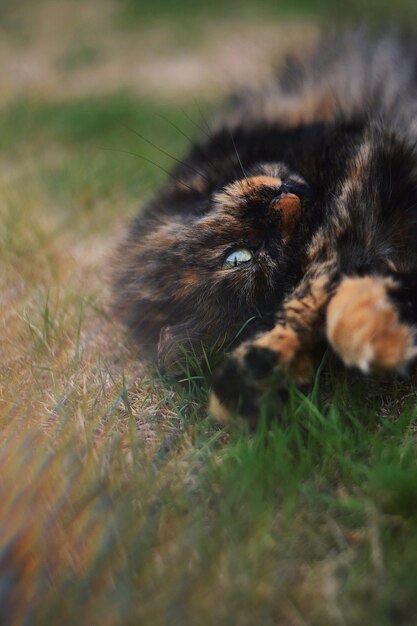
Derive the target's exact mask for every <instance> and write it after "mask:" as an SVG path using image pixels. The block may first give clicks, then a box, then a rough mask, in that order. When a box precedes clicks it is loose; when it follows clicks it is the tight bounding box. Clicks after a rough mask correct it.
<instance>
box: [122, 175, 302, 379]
mask: <svg viewBox="0 0 417 626" xmlns="http://www.w3.org/2000/svg"><path fill="white" fill-rule="evenodd" d="M197 183H198V184H197ZM308 197H309V189H308V186H307V184H306V182H305V181H304V180H303V179H302V178H301V177H300V176H298V175H296V174H294V173H292V172H290V171H289V169H288V168H287V167H285V166H284V165H283V164H280V163H277V164H268V165H262V164H261V165H257V166H255V167H252V168H251V169H249V170H248V171H245V175H244V176H242V178H240V179H235V180H232V181H229V182H228V183H226V184H224V185H216V186H215V187H211V188H209V189H207V188H206V186H205V185H204V181H201V180H200V181H198V180H197V182H196V184H195V185H193V183H192V181H191V183H188V184H187V185H184V184H183V181H174V182H173V183H172V184H171V185H170V187H169V189H168V190H165V191H164V192H163V193H162V194H161V196H160V197H159V198H158V199H157V200H156V201H155V202H154V203H152V205H150V206H149V207H148V208H147V209H146V210H145V212H144V214H143V217H141V218H139V219H138V220H137V221H136V222H135V223H134V225H133V227H132V229H131V232H130V234H129V236H128V238H127V240H126V241H125V242H124V243H123V245H122V246H121V248H120V251H119V260H118V263H117V271H116V281H115V295H116V309H117V312H118V313H119V315H120V316H121V317H122V319H123V320H124V321H125V323H127V325H128V327H129V328H130V329H131V332H132V334H133V336H134V338H135V339H136V340H137V341H138V343H139V345H140V346H141V347H142V348H143V349H145V352H147V353H149V352H150V353H151V354H152V353H154V352H155V351H156V352H157V354H158V359H159V363H160V364H161V365H163V366H165V367H166V368H168V369H173V368H172V366H173V363H175V362H178V358H179V355H180V354H181V352H182V351H183V348H184V347H185V348H186V349H191V350H192V351H193V352H194V353H196V354H197V355H200V354H201V353H202V347H203V346H204V347H205V348H206V349H210V348H213V347H218V348H221V347H222V346H223V347H227V346H228V345H230V343H231V342H232V341H233V340H234V338H235V337H236V336H237V335H238V334H239V333H240V331H241V330H242V327H244V325H245V324H247V328H250V329H251V330H253V329H254V328H259V327H262V326H263V327H265V326H266V325H268V324H270V323H271V321H272V313H273V311H274V310H275V309H276V306H277V304H279V302H280V301H281V300H282V298H283V296H284V294H285V293H287V292H288V291H289V289H290V288H291V287H292V286H294V284H295V282H296V281H297V277H298V276H299V273H300V256H301V250H300V248H301V247H302V245H303V240H304V238H303V223H304V221H303V213H304V212H305V209H306V203H307V202H308ZM248 320H251V321H249V322H248ZM240 336H241V337H243V336H244V334H243V333H242V334H241V335H240Z"/></svg>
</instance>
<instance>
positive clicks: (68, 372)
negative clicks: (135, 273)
mask: <svg viewBox="0 0 417 626" xmlns="http://www.w3.org/2000/svg"><path fill="white" fill-rule="evenodd" d="M22 4H23V5H24V8H25V11H24V12H19V10H18V8H16V6H15V4H14V3H10V5H9V8H8V9H7V5H4V7H3V8H4V10H5V13H4V16H5V17H4V19H5V22H4V24H6V25H7V28H6V29H5V30H3V31H2V35H3V37H2V38H1V40H0V47H2V55H1V56H0V64H1V63H2V62H3V66H2V68H3V76H4V82H3V83H2V84H1V85H0V142H1V152H0V267H1V270H0V303H1V307H0V322H1V329H2V332H1V334H0V342H1V349H2V359H1V362H0V406H1V420H2V428H1V439H0V442H1V443H0V446H1V448H0V459H1V472H0V498H1V500H0V501H1V524H0V623H2V624H3V623H4V624H13V625H14V624H24V625H30V626H32V625H34V626H38V625H39V626H43V625H45V624H60V625H61V624H65V625H66V624H103V625H109V626H113V625H119V624H132V625H139V624H140V625H142V624H146V625H148V624H153V625H154V624H155V625H158V624H161V625H162V624H190V625H191V624H195V625H197V624H198V625H200V624H216V625H217V624H224V625H225V626H229V625H230V624H234V625H237V626H240V625H242V626H244V625H247V626H252V625H254V624H262V625H265V626H268V625H271V626H272V625H274V626H277V625H280V626H281V625H282V626H284V625H285V626H287V625H288V626H305V625H306V624H312V625H317V626H327V625H328V626H334V625H349V626H350V625H352V626H356V625H362V624H364V623H367V624H369V625H375V626H385V625H387V626H388V625H391V624H396V625H404V626H405V625H407V626H408V625H409V626H411V625H414V624H415V615H416V614H417V600H416V598H417V595H416V591H417V561H416V558H415V556H416V554H417V534H416V531H415V528H416V521H417V501H416V498H417V496H416V494H417V469H416V467H417V465H416V444H415V419H416V396H415V392H414V388H413V385H412V383H409V384H408V385H407V384H404V383H403V384H400V383H392V384H391V385H385V384H384V385H382V384H381V385H378V384H375V383H374V382H373V383H371V382H369V381H367V382H366V384H365V385H364V384H363V383H362V384H361V383H359V382H358V381H356V380H351V379H346V380H345V381H344V380H342V381H340V379H339V380H338V382H336V381H333V380H332V379H331V380H326V381H325V384H324V388H325V389H327V391H326V393H325V394H323V393H322V394H320V393H319V380H317V386H316V388H315V389H314V390H313V391H312V393H311V395H310V396H309V397H308V398H306V397H304V396H302V395H301V394H299V393H298V392H296V391H295V390H292V392H291V397H290V401H289V403H288V406H287V407H286V409H285V411H280V412H279V415H277V421H276V423H274V424H273V426H272V428H271V429H269V430H268V429H266V428H265V427H264V426H261V427H260V428H259V430H258V432H256V433H254V434H253V433H252V434H249V433H247V432H245V431H242V430H240V429H239V428H238V426H232V427H231V428H230V429H228V430H219V429H218V428H217V427H216V426H215V425H214V424H213V423H212V422H211V421H210V420H209V419H208V418H207V416H206V412H205V404H206V399H207V394H208V388H207V384H206V383H205V382H204V381H203V380H202V379H201V378H199V377H198V376H197V377H195V376H191V375H190V376H189V377H188V379H187V376H185V380H184V382H183V383H182V385H179V386H175V387H173V386H172V385H170V384H169V381H165V380H160V379H158V378H155V377H151V375H150V373H148V372H146V371H145V370H144V369H143V367H142V366H141V364H140V361H139V360H138V359H136V358H135V355H134V354H132V353H131V352H130V349H129V348H128V347H126V345H125V342H124V337H123V333H122V331H121V329H120V328H118V326H117V325H115V324H114V322H113V321H112V318H111V315H110V314H109V310H108V308H109V307H108V302H109V296H108V293H107V287H106V284H107V283H106V281H107V275H108V270H109V263H110V257H111V252H112V249H113V247H114V245H115V243H116V242H117V241H118V240H119V237H120V234H121V232H122V229H123V226H124V224H125V223H126V222H127V220H128V219H129V218H130V217H131V216H133V215H134V214H135V213H136V212H137V210H138V208H139V205H140V203H142V202H143V201H144V200H146V198H147V197H148V196H149V194H151V193H152V190H153V189H154V188H155V186H156V185H158V183H159V182H160V181H161V180H162V179H163V177H164V176H165V172H164V171H163V170H165V169H169V168H170V167H171V165H172V163H173V160H172V159H170V157H169V156H167V153H170V154H172V155H173V156H174V157H177V156H178V155H180V154H181V152H182V151H183V150H184V149H185V148H186V145H187V142H188V139H187V136H193V135H195V134H196V133H197V132H198V127H199V126H204V125H205V124H206V117H207V116H208V115H209V112H210V110H211V109H212V108H213V107H214V106H215V104H216V102H217V101H218V100H219V99H220V94H221V93H222V90H223V88H224V86H223V84H222V83H218V82H216V80H217V78H218V74H219V70H218V65H217V63H218V58H223V56H220V57H218V56H216V54H217V52H216V50H217V49H218V48H217V47H219V49H220V50H221V55H227V56H224V60H225V63H226V62H228V63H230V65H229V71H230V75H231V76H232V77H234V78H235V79H236V80H237V82H238V83H242V82H244V81H245V80H246V79H247V80H250V78H251V77H252V78H253V76H254V75H255V74H256V65H255V66H254V68H255V69H254V70H250V67H249V65H248V59H247V58H246V57H245V55H244V54H243V52H242V51H244V50H246V49H247V46H248V45H250V44H251V42H250V35H251V33H255V39H256V40H257V41H256V47H251V48H250V50H251V54H252V53H253V54H260V56H259V57H256V58H257V63H258V62H260V60H265V59H267V58H269V57H268V55H269V54H271V55H272V52H274V53H275V51H276V48H275V47H274V46H275V45H276V42H275V35H274V33H275V30H274V29H277V32H278V33H280V37H282V39H283V41H287V40H286V39H285V31H288V32H290V33H293V32H294V33H297V32H299V33H300V34H299V35H298V38H299V40H301V39H309V38H310V36H311V28H312V29H313V31H314V24H313V25H312V24H309V25H308V26H306V24H305V15H306V14H307V15H309V16H311V6H313V5H311V6H309V5H308V4H307V3H305V2H304V3H301V2H300V3H297V4H296V5H292V4H291V7H292V11H293V13H296V12H297V11H298V13H299V15H300V16H301V15H302V16H303V19H304V21H303V22H300V23H298V22H296V23H294V22H292V21H291V20H290V17H289V14H290V13H291V11H290V10H289V9H290V3H283V4H282V5H279V6H278V5H274V6H273V4H272V2H267V1H266V0H265V2H262V3H259V5H253V4H252V5H250V4H245V5H244V6H242V7H241V13H240V14H239V20H240V21H239V28H238V31H234V30H233V29H234V27H235V26H236V14H235V13H233V11H232V10H231V7H229V8H225V7H224V5H222V6H223V8H221V7H220V5H219V4H218V3H216V2H214V3H212V4H211V6H210V7H202V5H200V4H199V3H192V4H191V3H189V2H186V1H185V0H184V1H182V2H179V3H178V4H176V5H173V4H171V3H168V2H165V1H163V0H158V1H157V2H155V3H152V12H151V11H150V9H149V7H150V6H151V5H148V4H145V3H138V2H136V3H135V2H133V0H129V1H127V0H126V2H120V3H115V2H112V1H110V0H108V1H107V0H106V2H103V3H100V4H98V3H97V2H94V1H91V0H90V1H89V2H84V3H82V2H79V1H77V0H72V1H71V0H67V1H66V2H55V3H51V2H49V3H48V2H46V1H45V2H41V1H39V3H28V2H26V3H22ZM315 6H316V5H314V7H315ZM321 7H322V12H321V14H320V15H321V16H323V15H326V14H327V13H329V12H330V13H332V12H333V11H334V7H333V8H331V7H330V4H329V3H322V4H321ZM357 7H359V5H357ZM387 7H388V3H387V4H384V3H379V4H376V3H374V4H371V5H369V6H368V7H367V8H366V11H368V12H374V13H378V14H385V15H387V11H388V12H389V10H390V9H389V8H387ZM404 7H405V9H407V6H406V4H404ZM408 8H410V7H408ZM6 9H7V10H6ZM296 9H297V11H296ZM353 9H354V10H356V9H355V7H353ZM397 10H398V9H397ZM185 11H187V13H185ZM256 12H257V18H256V20H255V19H254V18H252V17H251V16H252V15H254V13H256ZM262 12H265V16H263V13H262ZM384 12H385V13H384ZM219 14H221V15H222V16H223V17H222V20H223V21H222V22H220V21H218V22H215V23H211V22H210V20H211V19H212V18H213V16H214V18H216V17H217V15H219ZM403 15H404V16H405V15H409V16H410V18H409V19H410V21H412V16H413V12H412V10H410V12H409V13H406V12H404V13H403ZM245 16H246V17H245ZM268 16H269V18H268ZM267 18H268V19H267ZM311 19H312V18H311V17H309V20H311ZM51 20H52V23H53V24H54V26H55V34H51V33H50V24H51ZM187 20H189V22H187ZM187 23H188V24H190V23H191V24H193V32H190V33H189V34H188V35H187V32H186V31H187V29H186V28H185V26H184V25H185V24H187ZM166 24H168V26H169V28H168V31H167V30H166ZM187 28H188V27H187ZM48 29H49V30H48ZM200 29H201V30H200ZM271 29H272V32H271ZM45 33H48V35H47V36H46V35H45ZM161 33H162V34H161ZM178 33H180V35H178ZM261 34H264V37H263V39H264V41H263V43H262V45H261V43H259V42H258V39H259V38H261ZM200 35H201V36H200ZM203 35H204V36H203ZM292 36H293V35H292V34H291V37H292ZM216 38H217V39H216ZM248 38H249V39H248ZM278 39H279V38H278ZM226 40H227V41H226ZM213 42H215V45H214V44H213ZM265 42H267V45H266V44H265ZM278 43H279V42H278ZM180 44H181V46H184V47H185V49H186V51H187V52H186V55H185V56H186V58H185V60H184V54H183V52H182V50H183V49H184V48H183V47H181V46H180ZM226 44H227V45H226ZM213 45H214V48H213V47H211V46H213ZM223 45H225V46H226V47H225V48H223V47H222V46H223ZM178 46H180V48H179V47H178ZM262 46H264V47H262ZM268 46H269V47H268ZM259 49H261V52H259ZM219 54H220V53H219ZM117 55H119V56H117ZM135 58H139V59H140V64H139V65H138V66H136V65H135V66H134V67H135V71H133V70H132V65H131V64H133V63H134V60H135ZM233 58H236V59H237V60H234V61H233V63H232V62H231V61H230V59H233ZM5 59H6V60H7V63H8V64H9V65H8V66H7V67H8V68H9V72H8V73H7V72H6V70H5V67H6V66H5V65H4V64H5V63H6V61H5ZM190 59H191V61H193V62H194V61H196V60H198V64H197V66H196V67H194V66H192V67H191V68H190V66H189V65H187V63H188V62H189V60H190ZM30 60H31V61H32V62H33V64H32V65H30V67H31V72H32V73H30V72H29V73H26V74H25V71H24V68H25V67H27V64H28V63H29V61H30ZM35 61H36V62H35ZM242 62H243V64H244V65H245V68H244V69H245V71H244V72H243V73H241V72H242V69H241V65H242ZM13 63H15V65H13ZM184 63H185V66H184ZM10 64H11V65H10ZM265 64H266V61H265ZM13 68H15V69H14V74H13ZM123 68H125V72H124V73H123V75H121V69H123ZM167 68H168V69H167ZM184 68H185V69H184ZM145 70H146V71H145ZM190 74H192V75H193V80H192V81H191V82H187V81H189V80H190ZM246 74H247V76H246ZM33 75H36V80H32V77H33ZM213 77H214V78H213ZM214 79H215V80H214ZM184 81H185V82H184ZM130 83H131V84H132V88H131V89H128V88H127V85H129V84H130ZM184 85H187V86H186V87H184ZM153 89H155V93H153V91H152V90H153ZM132 129H133V131H132ZM135 130H136V131H138V132H139V133H140V134H141V135H143V136H144V137H146V138H148V139H149V140H150V141H151V142H152V143H153V144H155V146H160V147H161V148H162V150H163V152H162V153H161V152H160V151H159V150H158V149H157V148H156V147H155V146H153V145H151V144H149V143H148V142H147V141H146V140H145V139H143V138H141V137H138V136H137V135H136V134H135V132H134V131H135ZM127 153H136V154H137V155H140V156H134V155H133V154H127ZM161 168H162V169H161ZM327 376H331V374H327ZM322 387H323V385H322Z"/></svg>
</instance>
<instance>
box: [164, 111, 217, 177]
mask: <svg viewBox="0 0 417 626" xmlns="http://www.w3.org/2000/svg"><path fill="white" fill-rule="evenodd" d="M155 115H156V116H157V117H160V118H161V119H163V120H165V121H166V122H168V124H170V125H171V126H172V128H175V130H177V131H178V132H179V133H181V135H182V136H183V137H185V139H187V140H188V141H189V142H190V144H192V143H193V139H191V137H190V136H189V135H187V133H185V132H184V131H183V130H182V128H180V127H179V126H177V125H176V124H174V122H173V121H172V120H170V119H169V117H165V115H161V113H155ZM195 147H197V148H198V150H199V151H200V152H201V154H202V155H203V157H204V158H205V159H206V161H207V163H208V164H209V165H211V167H212V168H213V169H214V171H215V172H216V173H217V174H218V175H221V172H220V170H219V169H218V168H217V167H216V165H215V164H214V163H213V161H211V160H210V159H209V158H208V156H207V154H206V152H205V151H204V150H203V149H202V148H201V147H200V146H199V145H197V146H195Z"/></svg>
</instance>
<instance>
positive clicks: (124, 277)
mask: <svg viewBox="0 0 417 626" xmlns="http://www.w3.org/2000/svg"><path fill="white" fill-rule="evenodd" d="M416 140H417V46H416V47H413V46H412V45H409V44H407V45H406V44H405V43H404V42H400V41H399V40H396V39H395V38H391V37H386V38H382V39H381V38H380V39H378V40H375V41H368V40H367V38H366V37H365V36H364V35H363V34H358V33H356V34H351V35H347V36H345V37H344V38H343V39H342V40H341V41H339V43H337V44H336V43H335V42H333V43H331V44H327V45H323V46H322V47H321V48H320V49H319V50H318V52H317V54H316V55H315V57H314V58H313V59H312V60H311V61H309V62H308V63H306V64H305V65H304V66H301V65H296V66H289V67H288V69H287V71H286V72H285V74H284V75H283V77H282V79H281V81H280V82H279V83H278V84H276V85H273V86H272V87H271V88H270V89H269V90H265V91H263V92H262V93H260V94H254V95H250V96H248V97H246V98H243V99H241V100H240V101H238V102H237V103H236V104H235V107H234V109H233V111H232V112H231V113H229V114H228V115H226V116H225V118H224V120H223V121H221V122H220V123H218V124H217V126H216V128H215V129H214V130H213V131H212V132H210V135H209V136H206V137H203V138H202V139H200V141H199V142H197V143H196V144H195V145H194V146H193V147H192V149H191V150H190V152H189V154H188V155H187V156H186V158H185V160H184V164H183V165H181V166H180V167H179V168H177V169H176V170H175V171H174V172H173V174H172V177H171V179H170V180H169V181H168V183H167V185H166V186H165V188H164V189H163V190H162V191H161V192H160V194H159V195H158V196H157V197H156V198H155V200H154V201H153V202H152V203H151V204H150V205H149V206H148V207H146V209H145V211H144V212H143V213H142V214H141V216H140V217H139V218H138V220H137V221H136V222H135V223H134V224H133V226H132V229H131V231H130V234H129V236H128V238H127V241H125V242H124V245H123V247H122V248H121V252H120V255H119V261H118V267H117V270H116V280H115V295H116V309H117V311H118V313H119V314H120V315H121V317H122V318H123V319H124V321H125V322H126V323H127V325H128V326H129V327H130V328H131V331H132V334H133V335H134V337H135V338H136V339H137V341H138V342H139V344H140V345H141V346H142V347H143V349H146V351H147V352H149V351H150V352H151V353H152V351H155V349H156V350H157V351H158V353H159V359H160V362H161V363H165V364H167V365H169V364H170V363H172V362H173V361H175V359H176V358H177V355H178V349H177V346H178V345H179V344H180V345H184V344H185V345H186V346H187V347H188V348H192V349H193V351H194V352H196V353H199V352H200V351H201V346H204V347H205V348H210V347H212V346H213V345H214V344H217V345H219V344H222V345H228V343H229V342H230V341H231V340H233V338H234V337H235V336H236V334H237V333H238V332H239V329H241V328H242V326H243V325H244V324H245V322H246V321H247V320H248V319H251V322H250V323H248V324H247V325H246V326H245V330H244V332H243V333H242V334H240V335H239V341H240V342H241V343H240V345H238V347H237V348H235V349H234V351H233V352H232V353H231V355H230V356H229V357H227V358H226V361H225V362H224V363H223V365H222V366H221V367H220V368H219V370H218V373H217V374H215V377H214V389H215V393H216V397H215V399H214V400H213V409H214V411H215V412H216V413H217V414H219V415H220V416H221V415H226V414H227V413H228V409H230V408H236V406H237V404H238V403H239V410H240V412H241V413H243V414H245V415H247V416H249V417H252V418H254V417H256V414H257V409H258V398H259V395H260V394H261V392H262V391H263V390H264V389H265V387H266V386H267V385H268V384H269V381H270V380H271V375H272V374H273V373H274V372H275V373H276V372H280V378H281V380H282V381H284V384H285V381H286V378H287V376H292V377H294V378H295V379H296V380H298V381H306V380H308V379H309V377H310V376H311V374H312V371H313V362H314V358H315V356H317V355H318V354H320V352H321V351H322V349H323V347H325V346H326V345H330V346H331V347H332V348H333V350H334V351H335V352H336V353H337V354H338V355H339V357H340V358H341V359H342V361H344V362H345V363H346V364H347V365H349V366H355V367H358V368H360V369H362V370H363V371H369V370H370V369H379V368H383V369H388V370H390V369H392V370H402V369H404V368H405V366H406V365H407V364H408V363H409V362H410V361H411V360H412V359H413V358H414V356H415V355H416V353H417V350H416V347H415V346H416V342H417V340H416V339H415V337H414V330H413V324H414V323H417V288H416V287H417V149H416ZM278 379H279V377H277V376H275V379H274V380H275V382H274V384H276V381H277V380H278ZM225 407H228V409H225Z"/></svg>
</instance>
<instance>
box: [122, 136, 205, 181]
mask: <svg viewBox="0 0 417 626" xmlns="http://www.w3.org/2000/svg"><path fill="white" fill-rule="evenodd" d="M122 126H123V127H124V128H126V130H128V131H130V132H131V133H133V134H134V135H136V136H137V137H139V139H142V141H145V142H146V143H147V144H149V145H150V146H152V147H153V148H155V150H159V152H161V154H164V155H165V156H167V157H169V158H170V159H172V160H173V161H175V162H176V163H179V164H180V165H182V166H183V167H187V168H188V169H189V170H190V171H191V172H194V174H197V176H201V178H204V180H205V181H206V182H208V183H209V182H210V179H209V178H208V177H207V176H205V175H204V174H203V173H202V172H200V171H199V170H197V169H196V168H195V167H193V166H192V165H190V164H189V163H186V162H185V161H182V160H181V159H178V158H177V157H175V156H173V155H172V154H170V153H169V152H167V151H166V150H164V149H163V148H161V147H160V146H157V145H156V144H155V143H154V142H153V141H151V140H150V139H147V137H144V136H143V135H141V134H140V133H139V132H138V131H137V130H135V129H134V128H131V127H130V126H127V125H126V124H122Z"/></svg>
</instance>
